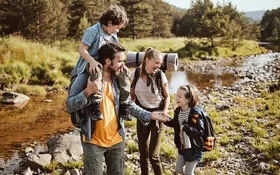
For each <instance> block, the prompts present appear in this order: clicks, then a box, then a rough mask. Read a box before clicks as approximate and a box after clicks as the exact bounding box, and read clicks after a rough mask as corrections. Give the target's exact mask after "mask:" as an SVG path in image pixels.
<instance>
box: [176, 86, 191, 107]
mask: <svg viewBox="0 0 280 175" xmlns="http://www.w3.org/2000/svg"><path fill="white" fill-rule="evenodd" d="M186 92H187V91H186V90H183V89H178V90H177V94H176V102H177V105H178V106H180V107H181V108H182V109H187V108H189V99H188V98H186V96H185V94H186Z"/></svg>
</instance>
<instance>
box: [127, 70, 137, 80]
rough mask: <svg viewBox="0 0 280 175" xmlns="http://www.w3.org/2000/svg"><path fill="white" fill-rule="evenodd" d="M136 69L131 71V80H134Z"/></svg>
mask: <svg viewBox="0 0 280 175" xmlns="http://www.w3.org/2000/svg"><path fill="white" fill-rule="evenodd" d="M135 70H136V69H134V70H133V71H132V72H131V73H130V76H129V79H130V80H131V81H133V79H134V74H135Z"/></svg>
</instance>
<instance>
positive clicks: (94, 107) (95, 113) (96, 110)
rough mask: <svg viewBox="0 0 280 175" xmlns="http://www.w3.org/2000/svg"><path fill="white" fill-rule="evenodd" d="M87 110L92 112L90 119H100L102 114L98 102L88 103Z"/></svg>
mask: <svg viewBox="0 0 280 175" xmlns="http://www.w3.org/2000/svg"><path fill="white" fill-rule="evenodd" d="M89 111H90V113H91V114H92V115H91V116H90V117H91V119H92V120H102V119H103V115H102V113H101V111H100V104H99V103H92V104H91V105H89Z"/></svg>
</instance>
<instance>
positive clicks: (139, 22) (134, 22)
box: [120, 0, 153, 40]
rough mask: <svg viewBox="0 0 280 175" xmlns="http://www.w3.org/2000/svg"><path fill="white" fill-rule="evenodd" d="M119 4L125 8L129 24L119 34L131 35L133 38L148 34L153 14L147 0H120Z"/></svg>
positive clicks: (150, 29)
mask: <svg viewBox="0 0 280 175" xmlns="http://www.w3.org/2000/svg"><path fill="white" fill-rule="evenodd" d="M121 5H122V6H123V7H124V8H125V9H126V12H127V14H128V18H129V24H128V25H127V26H126V28H125V29H124V30H122V33H121V35H120V36H124V35H126V36H132V38H133V40H135V39H136V38H137V37H145V36H150V34H151V31H152V19H153V16H152V9H151V6H150V5H149V2H148V0H143V1H142V0H122V1H121Z"/></svg>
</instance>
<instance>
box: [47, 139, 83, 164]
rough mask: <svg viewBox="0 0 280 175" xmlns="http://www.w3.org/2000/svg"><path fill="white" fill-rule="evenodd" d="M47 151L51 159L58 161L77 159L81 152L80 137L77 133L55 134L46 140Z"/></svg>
mask: <svg viewBox="0 0 280 175" xmlns="http://www.w3.org/2000/svg"><path fill="white" fill-rule="evenodd" d="M47 146H48V151H49V153H50V154H51V155H52V157H53V160H55V161H57V162H59V163H65V162H71V161H78V160H80V159H81V156H82V154H83V149H82V144H81V138H80V136H79V135H71V134H64V135H57V136H54V137H52V138H51V139H50V140H49V141H48V142H47Z"/></svg>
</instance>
